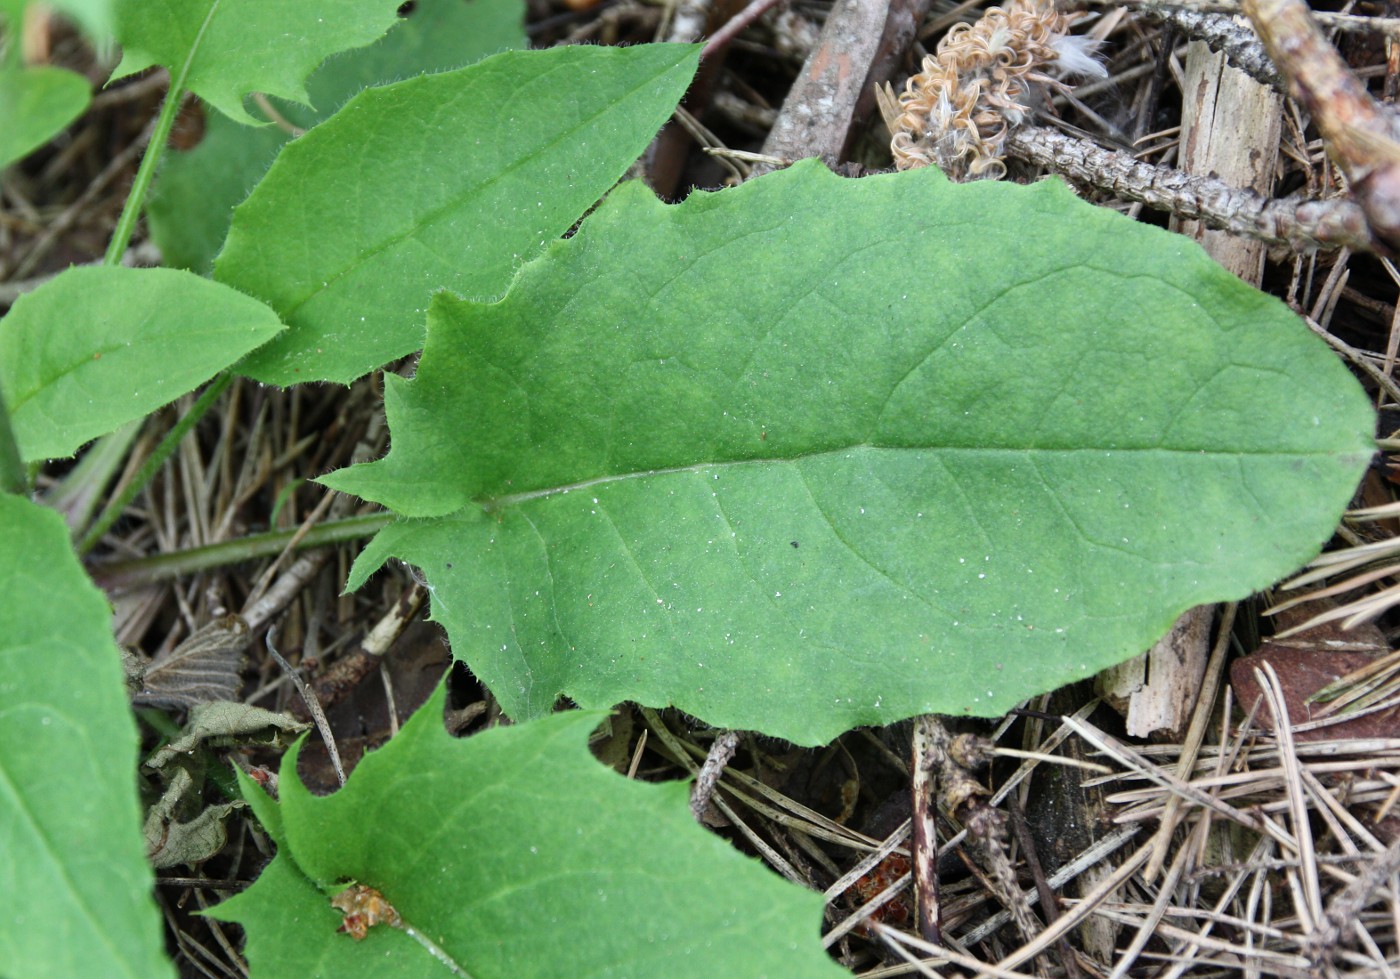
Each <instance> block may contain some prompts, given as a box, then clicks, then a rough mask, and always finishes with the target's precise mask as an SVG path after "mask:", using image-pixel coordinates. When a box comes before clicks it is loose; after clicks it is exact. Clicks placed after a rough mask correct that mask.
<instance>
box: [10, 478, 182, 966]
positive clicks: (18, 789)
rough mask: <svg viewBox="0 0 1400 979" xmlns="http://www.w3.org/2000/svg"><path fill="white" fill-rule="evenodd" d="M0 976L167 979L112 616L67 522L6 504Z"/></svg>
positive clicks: (16, 502) (17, 503)
mask: <svg viewBox="0 0 1400 979" xmlns="http://www.w3.org/2000/svg"><path fill="white" fill-rule="evenodd" d="M0 540H3V541H4V542H5V543H4V546H3V547H0V894H3V895H5V898H4V907H5V911H4V913H3V914H0V963H3V964H0V972H3V973H4V974H5V976H6V977H9V979H29V977H33V976H113V977H119V976H130V977H133V979H154V977H158V976H171V975H173V974H174V973H173V970H172V969H171V968H170V966H169V964H168V963H167V962H166V961H165V958H164V954H163V943H162V940H161V925H160V915H159V914H158V912H157V911H156V907H155V902H154V901H152V900H151V895H150V891H151V886H152V879H151V870H150V867H149V866H147V864H146V860H145V855H144V853H143V847H142V843H141V832H140V826H141V813H140V808H139V806H138V805H137V799H136V779H135V776H134V774H133V773H134V771H135V769H136V751H137V739H136V725H135V724H134V723H133V722H132V719H131V711H130V709H129V707H128V706H127V701H126V687H125V681H124V678H123V673H122V666H121V656H120V654H119V653H118V651H117V647H116V644H115V643H113V641H112V634H111V631H110V626H109V622H110V620H111V609H110V608H108V606H107V600H106V599H105V598H104V597H103V595H102V593H101V592H99V591H98V590H97V589H96V588H95V587H93V584H92V582H91V581H89V580H88V578H87V575H85V574H84V573H83V570H82V568H81V566H80V565H79V564H78V560H77V558H76V557H75V556H74V555H73V549H72V546H71V545H70V543H69V540H68V530H67V528H66V527H65V526H64V524H63V520H62V519H61V518H60V517H59V516H58V514H56V513H53V512H51V511H48V510H44V509H42V508H40V507H38V506H35V505H34V504H32V503H30V502H28V501H27V500H22V499H20V498H18V497H15V496H6V495H0Z"/></svg>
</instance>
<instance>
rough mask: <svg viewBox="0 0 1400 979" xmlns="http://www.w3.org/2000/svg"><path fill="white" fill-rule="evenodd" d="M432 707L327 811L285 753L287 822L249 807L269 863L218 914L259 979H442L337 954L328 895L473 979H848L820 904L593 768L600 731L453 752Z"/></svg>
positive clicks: (415, 955) (510, 736)
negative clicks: (260, 823)
mask: <svg viewBox="0 0 1400 979" xmlns="http://www.w3.org/2000/svg"><path fill="white" fill-rule="evenodd" d="M442 707H443V691H442V688H439V689H438V691H437V693H436V694H434V696H433V697H432V698H431V699H430V700H429V701H428V703H427V704H425V705H424V706H423V708H422V709H420V710H419V711H418V713H417V714H415V715H414V717H413V718H412V720H410V721H409V723H408V724H407V725H405V727H404V729H403V731H401V732H400V733H399V735H398V736H397V737H395V738H394V739H393V740H392V741H390V742H389V744H388V745H386V746H385V747H384V748H381V749H380V750H379V751H378V752H376V753H374V754H372V755H370V756H368V757H367V758H366V759H365V760H364V761H363V762H361V764H360V766H359V767H358V768H357V769H356V770H355V773H354V775H353V776H352V777H351V779H350V781H349V783H348V784H347V785H346V786H345V788H344V789H342V790H341V791H339V792H337V793H336V794H335V795H333V796H329V797H326V798H317V797H314V796H312V795H311V794H310V793H308V792H307V790H306V789H305V788H304V787H303V786H302V784H301V782H300V780H299V779H298V778H297V776H296V752H295V751H293V752H291V753H289V754H288V756H287V757H286V758H285V759H284V760H283V763H282V776H281V792H282V801H281V804H280V805H278V806H274V805H273V804H272V803H271V802H270V800H268V799H267V798H266V796H263V795H262V794H261V792H260V791H259V790H257V789H250V790H249V791H250V794H251V795H253V801H254V806H255V809H256V810H257V811H258V812H259V814H260V815H266V814H267V811H268V810H269V809H272V810H275V811H276V816H274V817H273V818H272V819H271V820H270V822H271V823H272V825H273V827H274V832H275V833H276V835H277V837H278V845H279V852H278V855H277V859H276V860H275V861H274V862H273V864H272V865H271V866H270V867H269V868H268V869H267V870H266V871H264V873H263V875H262V876H261V877H260V878H259V879H258V881H257V882H256V883H255V884H254V885H253V887H252V888H250V889H249V890H248V891H246V892H244V893H243V894H241V895H239V896H237V897H234V898H233V899H231V900H229V901H227V902H225V903H223V904H221V905H219V906H218V907H217V908H215V909H214V911H213V914H214V916H215V917H218V918H221V919H223V920H228V921H237V922H239V923H240V924H242V925H243V926H244V927H245V928H246V929H247V931H248V947H247V954H248V958H249V962H250V964H251V965H252V969H253V974H254V975H256V976H259V977H261V979H276V977H281V976H286V977H289V979H302V977H304V976H311V975H317V976H336V977H344V979H355V977H359V976H365V977H370V976H373V977H375V979H380V977H383V976H424V977H429V976H441V977H446V976H449V975H452V974H453V973H452V972H451V971H450V970H449V968H448V967H447V966H446V965H444V963H443V962H442V960H441V959H439V958H437V957H435V956H434V955H433V954H431V953H430V952H429V951H428V950H427V949H426V948H425V947H424V946H422V945H420V944H419V943H418V942H416V941H415V940H414V939H413V937H411V936H410V935H409V934H408V933H407V931H406V930H397V929H393V928H390V927H388V926H377V927H373V928H371V929H370V930H369V935H368V937H367V938H366V939H365V940H364V941H363V942H356V941H354V940H352V939H351V938H350V937H349V936H347V935H345V934H338V933H337V930H336V929H337V927H338V926H339V925H340V923H341V916H340V914H339V913H338V912H336V911H335V910H333V909H332V907H331V904H330V895H331V894H332V893H334V892H336V891H338V890H340V888H341V886H343V884H344V883H346V882H349V881H352V880H353V881H355V882H357V883H358V884H360V885H363V886H367V887H373V888H374V889H375V890H377V891H379V892H380V893H381V894H382V895H383V897H384V898H385V899H386V900H387V901H388V902H389V903H390V904H392V905H393V906H394V908H395V910H397V911H398V913H399V915H400V916H401V917H402V918H403V921H404V924H405V925H407V926H408V927H410V928H412V929H414V930H415V931H416V932H418V933H419V934H421V935H424V936H426V937H427V938H428V939H430V940H431V941H432V942H433V943H434V944H435V945H436V946H437V947H438V949H440V950H441V952H442V953H443V954H444V955H445V956H446V957H447V958H448V959H450V960H451V961H452V962H454V963H455V964H456V966H457V967H458V968H459V969H461V970H463V972H464V973H465V974H467V975H470V976H472V977H473V979H494V977H501V979H529V977H532V976H542V977H543V976H564V975H567V976H577V977H589V976H615V975H632V976H651V975H666V976H668V977H677V979H679V977H686V976H696V977H706V979H709V977H712V976H735V977H739V976H763V975H769V976H803V977H813V979H816V977H821V976H832V977H835V976H841V975H846V974H847V973H845V972H844V971H842V970H841V969H839V968H838V967H837V966H836V965H835V964H834V963H833V962H831V960H830V959H828V958H827V956H826V954H825V953H824V952H823V951H822V948H821V944H820V942H819V941H818V930H819V925H820V922H821V914H822V912H821V904H822V901H821V897H820V896H819V895H817V894H812V893H807V892H804V891H802V890H800V889H799V888H796V887H793V886H791V885H790V884H788V883H786V882H785V881H783V880H782V879H780V878H778V877H777V876H775V875H773V874H771V873H769V872H767V871H765V870H764V869H763V868H762V867H761V866H760V865H759V864H758V863H756V862H754V861H752V860H750V859H748V858H745V857H742V856H740V855H739V854H738V853H736V852H735V851H734V850H733V849H732V848H731V847H730V846H729V845H728V844H727V843H725V842H723V841H722V840H720V839H718V838H717V837H714V836H712V835H710V834H709V833H706V832H705V831H704V830H703V829H701V828H700V827H699V826H698V825H696V823H695V821H694V819H693V817H691V815H690V813H689V808H688V806H687V805H686V787H685V786H684V785H683V784H680V783H673V784H669V785H648V784H644V783H640V782H633V781H628V780H626V779H623V778H621V777H619V776H618V775H617V774H615V773H614V772H612V771H609V770H608V769H606V768H604V767H603V766H601V765H599V764H598V763H597V762H596V761H595V760H594V759H593V758H592V757H591V756H590V755H589V753H588V748H587V738H588V732H589V730H590V729H591V728H592V727H593V726H594V725H596V723H597V722H598V720H599V716H598V715H596V714H579V713H572V714H563V715H559V716H557V717H552V718H548V719H545V720H542V721H539V722H537V723H533V724H528V725H522V726H519V727H510V728H497V729H495V730H491V731H486V732H484V733H482V734H479V735H477V736H475V737H472V738H469V739H467V740H465V741H458V740H455V739H453V738H451V737H449V736H448V734H447V733H446V731H445V730H444V729H443V725H442ZM457 974H462V973H461V972H459V973H457Z"/></svg>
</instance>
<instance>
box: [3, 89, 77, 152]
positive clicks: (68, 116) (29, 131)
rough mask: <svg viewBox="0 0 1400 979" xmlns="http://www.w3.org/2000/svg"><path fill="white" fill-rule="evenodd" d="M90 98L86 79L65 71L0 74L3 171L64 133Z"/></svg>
mask: <svg viewBox="0 0 1400 979" xmlns="http://www.w3.org/2000/svg"><path fill="white" fill-rule="evenodd" d="M91 97H92V96H91V93H90V92H89V91H88V83H87V79H86V78H84V77H83V76H82V75H79V74H76V73H74V72H71V71H68V70H66V69H64V68H49V67H38V68H18V69H4V70H0V168H3V167H5V166H7V165H9V164H10V163H13V162H14V161H15V160H18V159H21V158H22V157H25V156H27V155H28V154H29V153H30V152H31V151H33V150H36V149H38V148H39V147H40V146H43V145H44V144H45V143H47V142H48V141H49V140H50V139H52V138H53V137H54V136H56V135H58V134H59V133H60V132H62V131H63V127H64V126H66V125H68V124H69V123H70V122H72V121H73V120H74V119H76V118H78V116H80V115H82V114H83V110H84V109H86V108H87V106H88V102H89V101H91Z"/></svg>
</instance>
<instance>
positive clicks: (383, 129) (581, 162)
mask: <svg viewBox="0 0 1400 979" xmlns="http://www.w3.org/2000/svg"><path fill="white" fill-rule="evenodd" d="M698 57H699V48H698V47H697V46H695V45H676V44H655V45H653V44H646V45H638V46H636V47H631V48H600V47H563V48H554V49H551V50H548V51H511V52H506V53H504V54H500V55H496V56H495V57H492V58H488V59H486V60H485V61H482V62H480V63H479V64H476V65H473V66H471V67H470V68H464V69H461V70H459V71H451V72H445V73H442V74H438V75H426V76H422V77H418V78H411V79H409V80H407V81H404V82H399V83H398V84H395V85H388V86H385V87H383V88H376V89H370V90H369V91H366V92H363V93H361V94H360V95H357V96H355V98H353V99H351V100H350V102H349V103H348V104H347V105H346V106H345V107H344V108H343V109H341V110H340V111H339V112H338V113H336V115H335V116H334V117H332V118H331V119H328V120H326V121H325V122H324V123H322V124H321V125H319V126H317V127H316V128H315V129H313V130H312V131H311V132H309V133H307V134H306V135H305V136H303V137H302V138H300V139H298V140H296V141H295V142H293V143H290V144H288V146H287V147H286V149H284V150H283V151H282V154H281V155H280V156H279V157H278V158H277V162H276V163H275V164H273V167H272V170H271V171H269V173H268V175H267V177H266V178H265V179H264V180H263V181H262V183H260V184H259V185H258V187H257V189H255V190H254V191H253V193H252V194H251V195H250V196H249V198H248V200H247V201H245V202H244V203H243V204H242V205H241V206H240V207H239V208H238V210H237V211H235V212H234V218H233V227H232V229H231V230H230V232H229V237H228V244H227V245H226V246H225V248H224V251H223V252H222V254H220V256H219V259H218V261H217V263H216V265H215V277H216V278H218V279H219V281H221V282H226V283H228V284H230V285H233V286H236V287H238V288H240V289H242V290H244V291H245V292H248V293H250V294H252V295H256V296H258V297H260V298H262V299H263V300H265V301H266V302H267V303H268V305H270V306H271V307H272V308H273V309H275V310H277V311H278V313H280V314H281V315H282V318H283V319H284V320H285V321H286V322H287V323H288V324H289V325H290V326H291V330H290V331H289V332H288V334H287V335H286V336H285V337H283V338H281V339H279V340H277V341H276V342H274V343H271V344H269V345H268V346H267V347H265V348H264V349H262V350H259V351H258V352H257V353H256V354H255V355H254V356H252V357H250V358H249V359H248V360H247V361H245V362H244V363H243V364H242V365H240V371H241V372H242V373H244V374H246V375H247V376H249V377H253V378H256V379H257V380H260V381H264V382H266V383H270V384H283V385H285V384H292V383H295V382H298V381H313V380H333V381H343V382H348V381H350V380H352V379H353V378H355V377H358V376H360V375H361V374H364V373H365V372H367V371H369V370H372V369H373V368H375V367H379V366H381V365H383V364H385V363H387V362H389V361H390V360H393V359H394V358H395V357H400V356H403V355H404V354H407V353H411V352H412V351H414V350H417V349H418V348H419V347H420V346H421V345H422V342H423V311H424V310H425V309H426V308H427V305H428V298H429V297H430V296H431V295H432V294H433V293H434V292H435V291H437V290H440V289H444V288H446V289H452V290H454V291H456V292H458V293H460V294H463V295H470V296H488V297H489V296H496V295H499V294H500V293H501V292H503V291H505V289H506V287H507V286H508V285H509V283H510V276H511V274H512V272H513V271H514V269H515V268H516V266H518V265H519V264H520V263H521V262H522V261H524V260H525V259H527V258H529V257H531V256H533V255H535V254H537V253H538V252H539V250H540V249H541V248H542V247H543V246H544V245H545V244H547V243H548V242H549V241H551V240H552V239H554V238H556V237H558V236H559V235H561V234H563V233H564V232H565V231H567V230H568V229H569V226H570V225H572V224H573V222H574V221H576V220H577V219H578V216H579V215H580V214H582V213H583V212H584V210H586V209H587V208H588V207H589V206H591V205H592V204H593V203H594V202H595V201H597V199H598V198H599V197H600V196H601V195H602V194H603V193H604V192H605V191H606V190H607V189H608V188H609V187H610V186H611V185H612V183H613V182H614V181H615V180H617V178H618V177H619V176H621V174H622V172H623V171H624V170H625V169H626V168H627V166H628V165H629V164H631V163H632V161H633V160H635V159H636V157H637V155H638V154H639V153H641V151H642V150H643V149H644V148H645V146H646V143H647V141H648V140H649V139H651V137H652V136H653V135H654V134H655V132H656V130H657V128H658V127H659V126H660V125H661V124H662V123H663V122H664V121H665V120H666V118H667V116H669V115H670V113H671V111H672V110H673V109H674V108H675V105H676V102H677V101H678V100H679V99H680V97H681V95H682V94H683V93H684V92H685V89H686V86H687V85H688V84H689V83H690V78H691V76H692V75H693V74H694V71H695V65H696V62H697V60H698Z"/></svg>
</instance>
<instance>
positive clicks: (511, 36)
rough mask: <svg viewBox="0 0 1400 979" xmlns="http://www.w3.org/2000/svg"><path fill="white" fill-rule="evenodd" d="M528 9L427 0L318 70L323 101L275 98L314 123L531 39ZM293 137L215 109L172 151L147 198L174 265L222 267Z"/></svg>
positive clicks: (311, 85)
mask: <svg viewBox="0 0 1400 979" xmlns="http://www.w3.org/2000/svg"><path fill="white" fill-rule="evenodd" d="M523 13H524V11H523V9H522V6H521V3H520V0H471V2H470V3H464V2H463V0H419V2H418V4H417V5H416V6H415V7H414V9H413V12H412V14H410V15H409V16H408V17H405V18H404V19H403V20H401V21H400V22H399V24H398V26H396V27H394V28H393V29H391V30H390V31H389V33H388V34H386V35H385V36H384V37H383V38H382V39H380V40H379V41H378V42H376V43H375V44H372V45H370V46H369V47H367V48H362V49H360V50H356V51H349V52H346V53H345V54H343V55H341V56H339V57H336V58H331V59H330V60H328V61H327V62H326V63H325V64H323V65H322V66H321V67H320V68H318V69H317V70H316V73H315V74H314V75H312V76H311V79H310V81H308V82H307V84H306V91H307V93H308V94H309V96H310V102H311V105H312V106H315V108H314V109H313V108H309V107H305V106H299V105H296V104H295V103H291V102H283V101H280V100H278V101H277V102H276V103H275V105H276V107H277V109H278V111H279V112H281V114H282V116H283V117H284V118H285V119H287V121H288V122H290V123H291V124H292V125H294V126H297V127H299V128H301V129H310V128H311V127H312V126H315V125H317V124H318V123H320V122H321V121H322V120H323V119H325V118H327V117H328V116H330V115H331V113H333V112H334V111H335V110H336V109H339V108H340V106H341V105H342V104H344V102H345V101H346V100H347V99H348V98H350V96H352V95H354V94H355V93H357V92H360V91H362V90H363V89H366V88H369V87H371V86H374V85H383V84H386V83H388V82H392V81H397V80H398V79H401V78H408V77H410V76H413V75H420V74H425V73H427V72H438V71H448V70H451V69H453V68H460V67H462V66H463V65H468V64H471V63H472V62H473V61H477V60H479V59H481V58H484V57H486V56H487V55H489V54H495V53H496V52H497V51H504V50H506V49H508V48H522V47H524V46H525V35H524V30H523V27H522V20H523ZM290 139H291V136H290V135H289V134H288V133H287V132H286V131H285V130H283V129H279V128H278V127H276V126H264V127H262V128H260V129H249V128H248V127H247V126H243V125H240V124H239V123H236V122H232V121H230V120H229V119H228V118H227V117H226V116H224V115H220V114H214V115H211V116H210V118H209V119H207V120H206V121H205V132H204V138H203V139H202V140H201V141H200V143H199V145H198V146H197V147H195V148H194V149H193V150H190V151H189V152H187V153H178V152H177V153H171V154H169V157H168V159H167V160H166V161H165V162H164V164H163V165H162V167H161V171H160V176H159V177H158V178H157V180H156V183H155V185H154V187H153V188H152V192H151V200H150V203H149V205H148V206H147V214H148V217H149V221H150V226H151V236H152V237H153V238H154V239H155V241H156V244H157V245H159V246H160V250H161V255H162V256H163V258H164V261H165V264H166V265H169V266H172V267H175V268H187V269H191V270H193V271H195V272H198V273H200V274H201V275H207V274H208V273H209V272H210V270H211V269H213V267H214V256H215V255H216V254H217V253H218V251H219V248H220V247H221V246H222V245H223V243H224V238H225V237H226V236H227V235H228V228H229V221H230V219H231V218H232V216H233V209H234V207H235V206H236V205H237V204H238V203H239V202H240V201H242V200H243V199H244V198H245V197H247V196H248V192H249V191H250V190H252V189H253V187H254V185H256V184H257V182H258V181H259V180H260V179H262V177H263V175H264V174H265V173H267V168H268V167H269V166H270V165H271V163H272V161H273V158H274V157H276V156H277V151H278V150H280V149H281V148H282V145H283V144H284V143H286V142H287V141H289V140H290Z"/></svg>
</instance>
